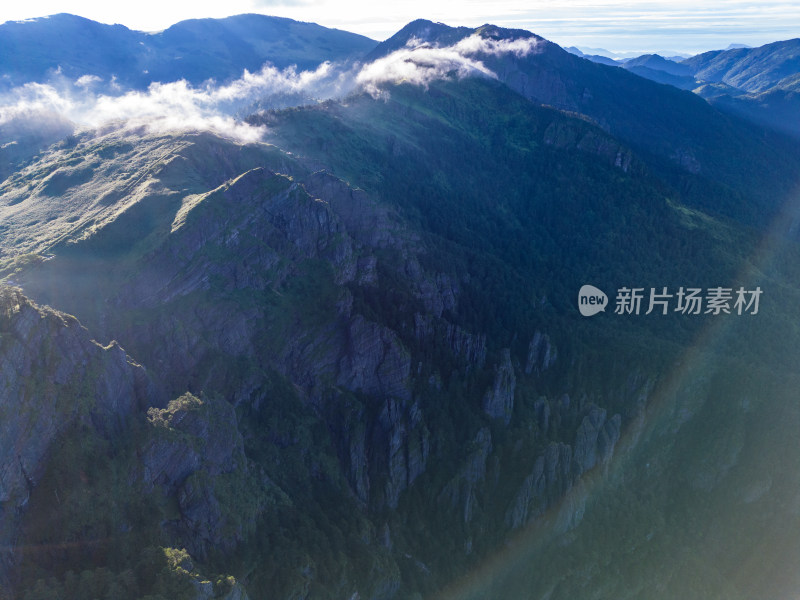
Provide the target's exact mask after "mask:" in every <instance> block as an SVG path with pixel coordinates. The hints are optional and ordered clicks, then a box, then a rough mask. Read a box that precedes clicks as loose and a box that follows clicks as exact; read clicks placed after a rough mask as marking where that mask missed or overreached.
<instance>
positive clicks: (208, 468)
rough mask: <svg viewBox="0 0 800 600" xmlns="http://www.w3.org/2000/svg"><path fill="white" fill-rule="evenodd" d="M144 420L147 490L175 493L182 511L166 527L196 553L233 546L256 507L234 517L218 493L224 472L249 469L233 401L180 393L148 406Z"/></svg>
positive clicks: (241, 475) (242, 474)
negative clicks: (148, 435)
mask: <svg viewBox="0 0 800 600" xmlns="http://www.w3.org/2000/svg"><path fill="white" fill-rule="evenodd" d="M148 422H149V423H150V425H151V427H152V431H153V433H152V436H151V439H150V441H149V442H148V443H147V444H146V446H145V447H144V448H142V450H141V456H142V473H141V480H142V483H143V485H144V490H145V492H148V491H152V490H153V489H154V488H158V489H159V490H160V492H161V493H162V494H164V495H165V496H169V497H176V498H177V500H178V506H179V510H180V516H179V518H177V519H176V520H175V521H172V522H169V523H167V524H165V525H166V527H167V528H168V529H171V530H173V531H175V532H176V535H177V537H178V538H179V539H181V540H182V541H183V543H184V544H185V545H186V547H187V549H188V550H189V552H190V553H191V554H192V555H193V556H197V557H199V558H202V557H205V556H206V554H207V550H208V549H209V548H216V549H222V550H227V551H230V550H232V549H233V548H235V546H236V543H237V542H240V541H242V540H243V539H244V536H245V533H246V532H247V531H249V530H251V529H252V528H253V527H254V522H253V521H252V520H251V521H249V522H248V520H247V517H249V518H250V519H253V520H254V519H255V517H256V516H257V512H258V510H259V507H258V506H256V507H254V510H253V511H252V513H251V514H249V515H236V518H235V519H232V518H231V514H230V513H231V510H232V509H233V507H232V506H230V505H225V503H224V502H221V501H220V498H219V494H220V492H224V491H225V490H224V489H223V488H224V484H223V482H224V481H225V480H226V477H227V478H228V479H231V478H238V479H245V478H246V477H247V475H248V472H247V470H248V466H247V459H246V458H245V455H244V448H243V442H242V436H241V434H240V433H239V430H238V427H237V422H236V414H235V412H234V409H233V407H232V406H231V405H230V404H228V403H227V402H225V401H223V400H213V399H210V398H203V399H200V398H197V397H195V396H193V395H191V394H184V395H183V396H181V397H180V398H178V399H176V400H172V401H171V402H170V403H169V404H168V405H167V407H166V408H164V409H157V408H150V409H149V410H148ZM243 516H244V517H245V518H244V519H242V517H243Z"/></svg>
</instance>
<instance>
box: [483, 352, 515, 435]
mask: <svg viewBox="0 0 800 600" xmlns="http://www.w3.org/2000/svg"><path fill="white" fill-rule="evenodd" d="M516 386H517V378H516V376H515V375H514V365H512V364H511V350H510V349H508V348H505V349H503V352H502V355H501V358H500V364H499V365H497V366H496V367H495V372H494V384H493V385H492V387H491V388H489V389H488V390H486V394H484V396H483V411H484V412H485V413H486V414H487V415H489V416H490V417H492V418H493V419H502V420H503V423H505V424H506V425H508V424H509V423H510V422H511V415H512V413H513V412H514V391H515V390H516Z"/></svg>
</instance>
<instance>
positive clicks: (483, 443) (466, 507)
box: [439, 427, 492, 523]
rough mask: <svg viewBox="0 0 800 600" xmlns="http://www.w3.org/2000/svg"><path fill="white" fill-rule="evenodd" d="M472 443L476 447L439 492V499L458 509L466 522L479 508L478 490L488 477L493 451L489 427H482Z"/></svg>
mask: <svg viewBox="0 0 800 600" xmlns="http://www.w3.org/2000/svg"><path fill="white" fill-rule="evenodd" d="M471 445H472V446H473V448H474V449H473V450H472V452H470V454H469V455H468V456H467V459H466V461H465V462H464V464H463V465H462V467H461V468H460V469H459V470H458V472H457V473H456V475H455V477H453V478H452V479H451V480H450V481H449V482H448V484H447V485H446V486H445V487H444V489H443V490H442V492H441V493H440V494H439V501H440V502H444V503H445V504H446V505H447V506H449V507H451V508H452V509H454V510H458V511H459V512H460V513H461V514H462V515H463V519H464V523H469V522H470V521H471V520H472V518H473V516H474V515H475V513H476V511H477V509H478V497H477V494H476V492H477V490H478V486H479V484H480V483H482V482H483V481H484V479H485V478H486V461H487V460H488V459H489V455H490V454H491V453H492V434H491V433H490V431H489V429H488V428H487V427H484V428H482V429H480V430H479V431H478V433H477V434H476V435H475V439H474V440H473V441H472V444H471Z"/></svg>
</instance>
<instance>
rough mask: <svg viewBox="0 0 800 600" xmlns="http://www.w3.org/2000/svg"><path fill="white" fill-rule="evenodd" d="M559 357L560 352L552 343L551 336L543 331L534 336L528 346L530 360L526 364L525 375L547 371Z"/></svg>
mask: <svg viewBox="0 0 800 600" xmlns="http://www.w3.org/2000/svg"><path fill="white" fill-rule="evenodd" d="M557 357H558V350H557V349H556V347H555V346H553V345H552V344H551V343H550V336H549V335H547V334H546V333H542V332H541V331H536V332H535V333H534V334H533V338H532V339H531V343H530V344H529V345H528V359H527V361H526V362H525V374H526V375H530V374H531V373H535V374H536V375H539V374H540V373H542V372H544V371H546V370H547V369H549V368H550V367H551V366H553V363H555V362H556V358H557Z"/></svg>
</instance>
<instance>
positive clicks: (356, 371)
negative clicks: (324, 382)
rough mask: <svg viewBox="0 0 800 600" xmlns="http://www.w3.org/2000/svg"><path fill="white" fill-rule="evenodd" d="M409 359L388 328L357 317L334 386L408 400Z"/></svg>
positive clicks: (409, 395) (350, 328)
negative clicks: (336, 384)
mask: <svg viewBox="0 0 800 600" xmlns="http://www.w3.org/2000/svg"><path fill="white" fill-rule="evenodd" d="M410 374H411V357H410V355H409V353H408V351H407V350H406V349H405V348H404V347H403V345H402V344H401V342H400V340H399V338H398V337H397V334H396V333H394V332H393V331H392V330H391V329H389V328H388V327H384V326H382V325H378V324H377V323H373V322H370V321H367V320H366V319H365V318H364V317H362V316H361V315H356V316H355V317H354V318H353V319H352V320H351V322H350V327H349V331H348V336H347V346H346V348H345V351H344V356H343V357H342V359H341V361H340V362H339V376H338V378H337V383H338V384H339V385H342V386H345V387H346V388H347V389H350V390H356V391H359V392H363V393H365V394H375V395H381V396H389V397H394V398H400V399H403V400H409V399H410V398H411V390H410V387H409V385H410Z"/></svg>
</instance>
